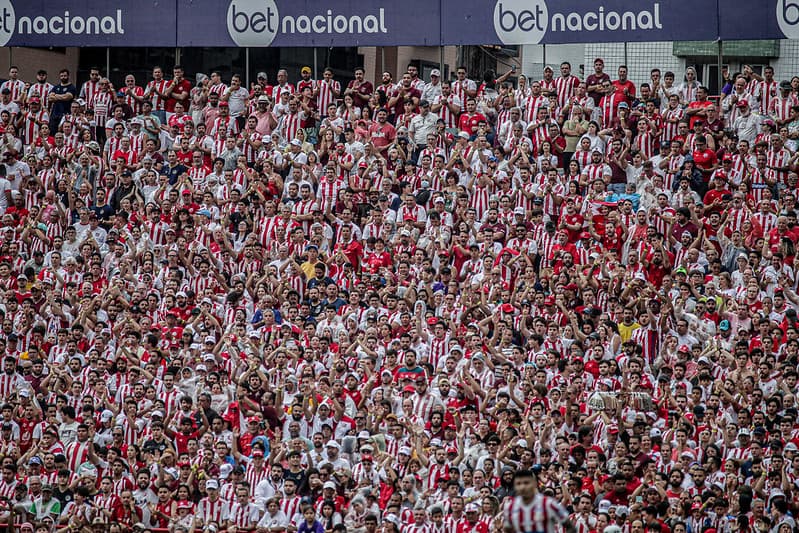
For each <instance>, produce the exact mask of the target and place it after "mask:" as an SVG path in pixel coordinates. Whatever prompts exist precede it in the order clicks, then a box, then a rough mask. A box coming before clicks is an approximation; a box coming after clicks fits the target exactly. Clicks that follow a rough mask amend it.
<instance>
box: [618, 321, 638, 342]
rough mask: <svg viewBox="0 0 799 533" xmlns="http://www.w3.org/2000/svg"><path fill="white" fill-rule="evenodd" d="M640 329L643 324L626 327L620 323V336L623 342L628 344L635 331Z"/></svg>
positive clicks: (634, 323)
mask: <svg viewBox="0 0 799 533" xmlns="http://www.w3.org/2000/svg"><path fill="white" fill-rule="evenodd" d="M640 327H641V324H639V323H638V322H633V323H632V324H630V325H629V326H625V325H624V322H619V336H620V337H621V342H627V341H628V340H630V337H632V335H633V331H635V330H636V329H638V328H640Z"/></svg>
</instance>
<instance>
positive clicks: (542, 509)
mask: <svg viewBox="0 0 799 533" xmlns="http://www.w3.org/2000/svg"><path fill="white" fill-rule="evenodd" d="M503 515H504V521H505V524H506V526H508V525H510V527H511V529H512V530H513V531H517V532H519V533H529V532H536V533H555V532H556V531H559V530H560V526H561V525H562V524H563V523H564V522H565V521H566V519H567V518H568V516H569V515H568V513H567V512H566V510H565V509H564V508H563V507H562V506H561V505H560V504H559V503H558V502H557V500H555V499H554V498H550V497H549V496H544V495H543V494H541V493H537V494H536V495H535V496H534V497H533V500H532V501H531V502H530V503H525V502H524V500H522V498H521V496H516V497H514V498H513V499H512V500H510V501H509V502H508V504H507V506H506V507H505V510H504V511H503Z"/></svg>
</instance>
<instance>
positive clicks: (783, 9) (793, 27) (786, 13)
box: [777, 0, 799, 39]
mask: <svg viewBox="0 0 799 533" xmlns="http://www.w3.org/2000/svg"><path fill="white" fill-rule="evenodd" d="M777 23H778V24H779V25H780V29H781V30H782V33H784V34H785V37H786V38H787V39H799V0H777Z"/></svg>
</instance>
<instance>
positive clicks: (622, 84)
mask: <svg viewBox="0 0 799 533" xmlns="http://www.w3.org/2000/svg"><path fill="white" fill-rule="evenodd" d="M613 86H614V87H616V94H618V95H619V96H620V97H622V98H624V101H625V102H627V104H628V105H629V104H632V103H633V100H635V84H634V83H633V82H631V81H630V80H627V81H621V80H616V81H614V82H613ZM625 89H627V95H625V94H624V90H625Z"/></svg>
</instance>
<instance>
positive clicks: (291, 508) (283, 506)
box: [280, 496, 302, 520]
mask: <svg viewBox="0 0 799 533" xmlns="http://www.w3.org/2000/svg"><path fill="white" fill-rule="evenodd" d="M300 501H302V498H300V497H299V496H292V497H291V498H282V499H281V500H280V510H281V511H283V513H284V514H285V515H286V516H288V517H293V516H294V515H295V514H297V513H298V512H299V510H300ZM289 520H291V518H289Z"/></svg>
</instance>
